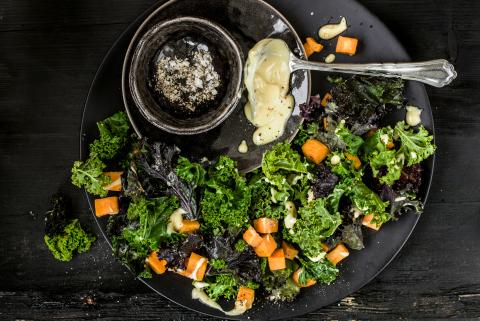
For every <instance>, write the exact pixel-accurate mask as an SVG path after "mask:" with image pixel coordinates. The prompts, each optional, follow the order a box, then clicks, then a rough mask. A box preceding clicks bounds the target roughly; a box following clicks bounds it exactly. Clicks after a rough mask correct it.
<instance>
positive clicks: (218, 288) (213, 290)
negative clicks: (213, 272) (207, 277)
mask: <svg viewBox="0 0 480 321" xmlns="http://www.w3.org/2000/svg"><path fill="white" fill-rule="evenodd" d="M208 283H209V284H208V286H207V287H206V288H205V293H206V294H207V295H208V296H209V297H210V299H212V300H214V301H217V300H218V299H219V298H221V297H223V298H225V299H234V298H235V297H236V295H237V292H238V288H239V285H238V283H237V281H236V279H235V277H234V276H232V275H230V274H219V275H217V276H215V277H214V281H213V282H211V283H210V282H208Z"/></svg>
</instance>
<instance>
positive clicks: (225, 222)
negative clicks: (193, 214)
mask: <svg viewBox="0 0 480 321" xmlns="http://www.w3.org/2000/svg"><path fill="white" fill-rule="evenodd" d="M250 201H251V193H250V189H249V187H248V186H247V183H246V180H245V178H244V177H242V176H240V174H239V173H238V170H237V168H236V164H235V161H233V160H232V159H231V158H228V157H226V156H221V157H220V158H219V160H218V162H217V163H216V164H215V165H213V166H212V167H211V168H210V169H209V171H208V179H207V181H206V182H205V190H204V195H203V198H202V200H201V202H200V206H201V214H202V218H203V221H204V228H205V229H206V230H208V231H211V232H212V233H213V234H215V235H218V234H220V233H221V232H222V231H223V230H224V229H225V228H226V227H230V228H241V227H243V226H245V225H246V224H247V223H248V219H249V217H248V209H249V207H250Z"/></svg>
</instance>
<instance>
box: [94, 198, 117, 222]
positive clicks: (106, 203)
mask: <svg viewBox="0 0 480 321" xmlns="http://www.w3.org/2000/svg"><path fill="white" fill-rule="evenodd" d="M118 212H119V206H118V197H116V196H111V197H105V198H97V199H96V200H95V215H96V216H97V217H101V216H105V215H112V214H118Z"/></svg>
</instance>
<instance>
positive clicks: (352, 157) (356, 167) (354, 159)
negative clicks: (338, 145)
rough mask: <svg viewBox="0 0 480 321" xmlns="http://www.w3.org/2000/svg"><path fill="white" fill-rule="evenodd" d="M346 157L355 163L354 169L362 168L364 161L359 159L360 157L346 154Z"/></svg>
mask: <svg viewBox="0 0 480 321" xmlns="http://www.w3.org/2000/svg"><path fill="white" fill-rule="evenodd" d="M345 157H346V158H347V159H348V160H349V161H351V162H352V163H353V167H355V169H360V167H362V161H361V160H360V158H358V156H355V155H352V154H349V153H345Z"/></svg>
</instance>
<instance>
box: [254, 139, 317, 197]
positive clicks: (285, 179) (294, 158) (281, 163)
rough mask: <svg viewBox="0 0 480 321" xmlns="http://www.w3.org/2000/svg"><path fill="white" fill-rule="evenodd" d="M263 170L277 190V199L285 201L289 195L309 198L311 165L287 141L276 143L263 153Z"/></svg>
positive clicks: (275, 195)
mask: <svg viewBox="0 0 480 321" xmlns="http://www.w3.org/2000/svg"><path fill="white" fill-rule="evenodd" d="M262 172H263V174H264V175H265V178H266V180H267V181H268V182H269V183H270V184H271V185H272V186H273V187H274V188H275V190H276V193H274V195H273V197H274V198H275V200H276V201H279V202H284V201H285V200H286V199H288V198H289V197H291V198H294V199H299V200H302V199H303V200H306V199H307V196H306V194H307V191H308V187H309V186H308V181H309V179H310V178H311V174H310V173H309V165H308V163H307V162H306V161H303V160H302V159H301V157H300V154H298V153H297V152H296V151H294V150H292V149H291V147H290V144H288V143H287V142H284V143H279V144H277V145H275V146H274V147H273V148H272V149H271V150H269V151H268V152H266V153H265V155H263V160H262ZM302 203H303V202H302Z"/></svg>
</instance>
